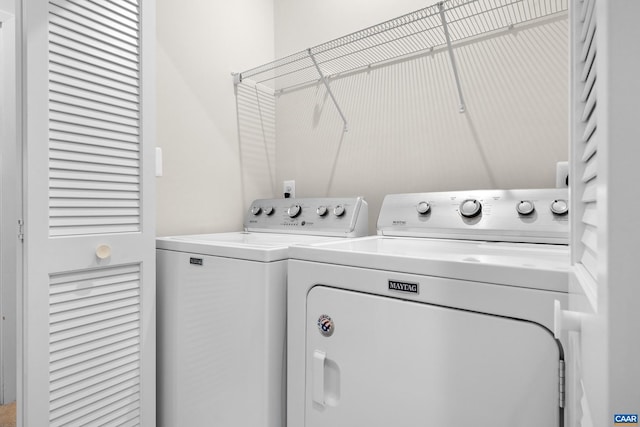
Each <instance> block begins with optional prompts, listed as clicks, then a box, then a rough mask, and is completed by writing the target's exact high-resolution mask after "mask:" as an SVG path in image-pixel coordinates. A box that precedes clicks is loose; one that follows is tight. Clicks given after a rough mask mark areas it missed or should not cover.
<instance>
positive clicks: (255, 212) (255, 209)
mask: <svg viewBox="0 0 640 427" xmlns="http://www.w3.org/2000/svg"><path fill="white" fill-rule="evenodd" d="M261 212H262V208H261V207H260V206H252V207H251V214H253V215H255V216H258V215H260V213H261Z"/></svg>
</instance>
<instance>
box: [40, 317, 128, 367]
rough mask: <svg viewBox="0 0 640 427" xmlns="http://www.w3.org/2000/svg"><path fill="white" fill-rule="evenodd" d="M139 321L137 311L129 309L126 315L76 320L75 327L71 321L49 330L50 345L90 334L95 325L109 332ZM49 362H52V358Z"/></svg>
mask: <svg viewBox="0 0 640 427" xmlns="http://www.w3.org/2000/svg"><path fill="white" fill-rule="evenodd" d="M125 310H126V309H125ZM139 320H140V316H139V314H138V313H137V311H136V310H135V309H131V307H129V308H128V313H127V312H126V311H125V312H123V311H120V312H118V313H115V314H114V312H111V313H106V314H105V313H103V314H102V315H101V316H93V317H91V318H89V319H77V322H76V324H75V325H74V324H73V322H72V321H69V322H65V323H63V324H59V325H56V326H57V327H55V328H54V327H52V328H51V332H52V336H51V338H50V345H53V344H56V343H58V342H60V341H65V340H70V339H72V338H76V337H81V336H83V335H84V336H86V335H87V334H91V332H93V331H94V326H95V324H99V325H100V327H102V328H105V329H109V330H110V329H111V328H117V327H118V326H121V325H127V324H128V325H133V324H137V322H138V321H139ZM52 326H54V325H52ZM53 333H55V334H53ZM83 339H84V338H83ZM60 348H62V347H60ZM49 360H54V359H53V356H52V358H50V359H49Z"/></svg>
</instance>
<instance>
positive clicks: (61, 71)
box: [49, 61, 138, 96]
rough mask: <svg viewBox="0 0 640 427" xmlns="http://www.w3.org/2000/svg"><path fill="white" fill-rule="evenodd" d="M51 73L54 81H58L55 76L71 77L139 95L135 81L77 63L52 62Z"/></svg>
mask: <svg viewBox="0 0 640 427" xmlns="http://www.w3.org/2000/svg"><path fill="white" fill-rule="evenodd" d="M49 72H50V73H52V79H53V80H57V79H56V78H55V75H60V76H65V77H70V78H73V79H76V80H78V81H79V82H82V81H85V82H89V83H92V84H96V85H101V86H104V87H106V88H109V89H115V90H116V91H122V92H129V93H132V94H134V95H136V96H137V95H138V87H137V85H136V82H135V81H131V80H130V79H128V78H126V77H125V76H122V75H119V74H114V73H112V72H109V71H107V70H102V69H99V68H92V67H90V66H84V65H81V64H79V63H78V62H77V61H76V62H75V63H74V62H73V61H60V62H59V63H58V62H53V61H51V63H50V66H49Z"/></svg>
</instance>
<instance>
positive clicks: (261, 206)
mask: <svg viewBox="0 0 640 427" xmlns="http://www.w3.org/2000/svg"><path fill="white" fill-rule="evenodd" d="M368 216H369V208H368V205H367V202H366V201H365V200H364V199H363V198H362V197H351V198H348V197H337V198H336V197H330V198H304V199H259V200H254V201H253V203H251V206H250V207H249V210H248V211H247V213H246V214H245V220H244V229H245V231H253V232H272V233H291V234H310V235H318V236H338V237H361V236H366V235H367V232H368V231H367V229H368V224H369V220H368Z"/></svg>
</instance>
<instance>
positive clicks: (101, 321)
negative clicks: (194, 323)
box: [49, 265, 141, 427]
mask: <svg viewBox="0 0 640 427" xmlns="http://www.w3.org/2000/svg"><path fill="white" fill-rule="evenodd" d="M140 297H141V295H140V268H139V266H138V265H132V266H122V267H112V268H106V269H99V270H90V271H79V272H73V273H65V274H58V275H54V276H52V277H51V281H50V288H49V310H50V312H49V326H50V332H49V334H50V343H49V349H50V350H49V358H50V368H49V375H50V383H49V384H50V385H49V387H50V390H49V392H50V414H49V420H50V426H51V427H56V426H65V427H67V426H68V427H72V426H94V425H95V426H107V425H109V426H119V425H127V424H126V423H133V424H134V425H135V424H138V423H139V421H140V420H139V416H140V343H141V336H140V327H141V325H140V321H141V319H140Z"/></svg>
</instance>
